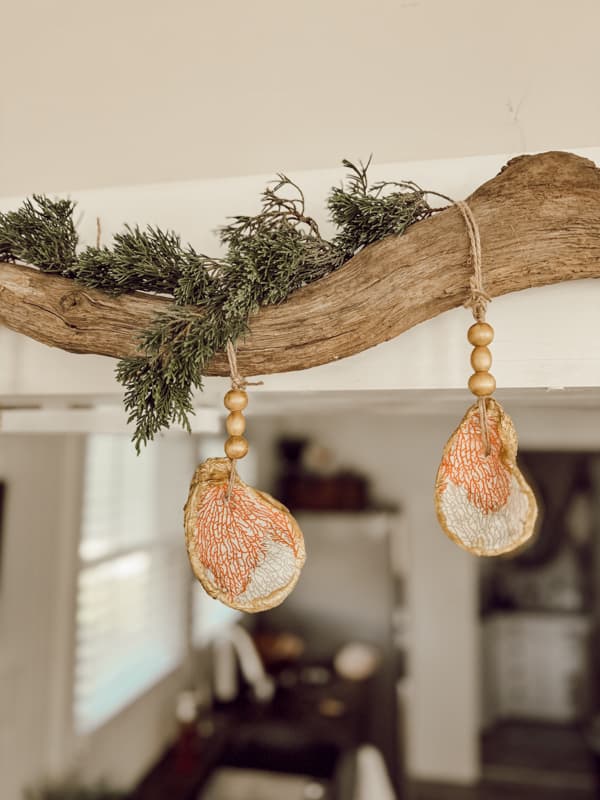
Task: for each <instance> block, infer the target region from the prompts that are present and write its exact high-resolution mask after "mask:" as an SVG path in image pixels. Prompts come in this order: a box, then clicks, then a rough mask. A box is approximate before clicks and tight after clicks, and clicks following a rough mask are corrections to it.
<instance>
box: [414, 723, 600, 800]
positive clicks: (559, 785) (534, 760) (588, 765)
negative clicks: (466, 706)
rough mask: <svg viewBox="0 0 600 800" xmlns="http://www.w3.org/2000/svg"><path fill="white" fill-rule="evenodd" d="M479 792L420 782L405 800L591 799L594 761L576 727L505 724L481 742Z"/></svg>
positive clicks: (594, 795) (595, 793)
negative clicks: (481, 777)
mask: <svg viewBox="0 0 600 800" xmlns="http://www.w3.org/2000/svg"><path fill="white" fill-rule="evenodd" d="M481 757H482V774H483V781H482V783H481V785H480V786H478V787H457V786H442V785H440V784H425V783H419V784H417V785H415V786H414V787H413V788H412V791H411V792H410V793H409V795H408V798H407V800H595V799H596V798H600V790H596V788H595V770H594V763H593V759H592V757H591V755H590V753H589V750H588V748H587V746H586V743H585V739H584V737H583V734H582V732H581V731H580V730H579V729H578V728H575V727H569V726H563V725H547V724H538V723H529V722H507V723H503V724H502V725H498V726H496V727H494V728H493V729H492V730H490V731H488V732H487V733H486V734H485V735H484V736H483V737H482V742H481Z"/></svg>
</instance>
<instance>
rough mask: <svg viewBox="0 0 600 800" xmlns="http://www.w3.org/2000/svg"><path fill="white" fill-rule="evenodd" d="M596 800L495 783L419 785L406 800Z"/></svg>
mask: <svg viewBox="0 0 600 800" xmlns="http://www.w3.org/2000/svg"><path fill="white" fill-rule="evenodd" d="M597 797H598V795H596V794H595V793H594V790H593V789H588V790H578V789H564V788H558V789H551V788H548V787H546V788H543V787H539V786H525V785H523V784H517V785H515V784H509V783H496V782H493V783H483V784H481V786H477V787H471V788H467V787H464V788H463V787H457V786H446V785H442V784H439V783H436V784H434V783H431V784H430V783H419V784H417V785H415V786H414V787H413V789H412V792H411V793H410V794H409V795H408V797H407V800H596V798H597Z"/></svg>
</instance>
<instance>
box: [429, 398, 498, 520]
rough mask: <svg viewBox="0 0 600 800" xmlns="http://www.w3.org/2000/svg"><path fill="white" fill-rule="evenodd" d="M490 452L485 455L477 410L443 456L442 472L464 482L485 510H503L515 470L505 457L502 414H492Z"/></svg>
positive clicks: (471, 497) (447, 478)
mask: <svg viewBox="0 0 600 800" xmlns="http://www.w3.org/2000/svg"><path fill="white" fill-rule="evenodd" d="M488 433H489V442H490V453H489V455H488V456H485V455H484V453H483V444H482V436H481V424H480V421H479V414H478V413H476V412H474V413H473V414H471V415H470V416H469V417H468V418H467V419H466V420H465V421H464V422H463V424H462V425H461V426H460V427H459V429H458V430H457V432H456V435H455V439H454V443H453V446H452V447H451V448H450V449H449V450H448V452H447V453H446V454H445V455H444V457H443V458H442V463H441V465H440V473H441V476H443V481H444V482H443V485H442V486H441V487H440V490H441V491H442V492H443V491H445V488H446V482H447V481H450V482H452V483H453V484H455V485H458V486H462V487H464V489H466V491H467V497H468V500H469V502H470V503H472V504H473V505H474V506H476V507H477V508H479V509H480V510H481V511H483V513H484V514H489V513H493V512H495V511H499V510H500V509H501V508H503V507H504V506H505V505H506V503H507V502H508V498H509V495H510V487H511V472H510V470H508V469H507V467H506V466H505V464H504V463H503V462H502V459H501V457H500V456H501V452H502V440H501V437H500V432H499V430H498V418H497V417H493V416H491V415H489V416H488Z"/></svg>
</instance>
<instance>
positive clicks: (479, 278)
mask: <svg viewBox="0 0 600 800" xmlns="http://www.w3.org/2000/svg"><path fill="white" fill-rule="evenodd" d="M456 207H457V209H458V210H459V211H460V213H461V214H462V216H463V219H464V222H465V226H466V229H467V234H468V237H469V245H470V259H471V262H472V265H473V276H472V278H471V283H470V288H471V291H470V296H469V299H468V301H467V303H466V306H467V307H469V308H471V310H472V312H473V316H474V318H475V324H474V325H471V327H470V328H469V330H468V333H467V339H468V340H469V342H470V343H471V345H473V350H472V352H471V366H472V367H473V370H474V371H473V374H472V375H471V377H470V378H469V389H470V390H471V392H472V393H473V394H474V395H475V396H476V397H477V403H475V405H473V406H471V407H470V408H469V410H468V411H467V413H466V414H465V416H464V418H463V420H462V422H461V423H460V425H459V426H458V428H457V429H456V430H455V432H454V433H453V434H452V436H451V437H450V439H449V440H448V443H447V444H446V446H445V448H444V452H443V454H442V461H441V464H440V466H439V469H438V473H437V479H436V483H435V510H436V513H437V517H438V520H439V523H440V525H441V527H442V530H443V531H444V533H446V534H447V535H448V536H449V537H450V539H452V541H454V542H456V543H457V544H459V545H460V546H461V547H464V548H465V550H468V551H469V552H471V553H474V554H476V555H478V556H497V555H501V554H502V553H509V552H511V551H512V550H516V549H517V548H519V547H521V546H522V545H524V544H525V542H527V540H528V539H529V538H530V537H531V536H532V535H533V533H534V530H535V522H536V518H537V503H536V499H535V495H534V494H533V491H532V490H531V488H530V486H529V485H528V484H527V481H526V480H525V478H524V477H523V475H522V474H521V472H520V470H519V468H518V467H517V434H516V431H515V427H514V425H513V422H512V420H511V418H510V417H509V416H508V414H506V413H505V412H504V409H503V408H502V406H501V405H500V403H498V402H497V401H496V400H493V399H491V395H492V394H493V393H494V391H495V389H496V380H495V378H494V376H493V375H491V374H490V372H489V369H490V367H491V365H492V354H491V352H490V350H489V347H488V345H489V344H491V343H492V341H493V340H494V329H493V328H492V326H491V325H488V323H487V322H486V321H485V314H486V308H487V304H488V303H489V301H490V297H488V295H487V294H486V293H485V291H484V288H483V273H482V267H481V262H482V259H481V241H480V237H479V228H478V226H477V222H476V221H475V218H474V217H473V213H472V211H471V209H470V208H469V206H468V205H467V203H465V202H464V201H459V202H457V203H456Z"/></svg>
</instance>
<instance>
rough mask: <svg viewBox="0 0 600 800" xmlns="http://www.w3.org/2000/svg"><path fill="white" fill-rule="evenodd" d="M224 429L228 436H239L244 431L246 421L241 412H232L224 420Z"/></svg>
mask: <svg viewBox="0 0 600 800" xmlns="http://www.w3.org/2000/svg"><path fill="white" fill-rule="evenodd" d="M225 427H226V428H227V433H228V434H229V435H230V436H241V435H242V433H243V432H244V431H245V430H246V420H245V419H244V415H243V414H242V412H241V411H232V412H231V414H230V415H229V416H228V417H227V419H226V420H225Z"/></svg>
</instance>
